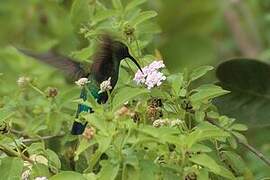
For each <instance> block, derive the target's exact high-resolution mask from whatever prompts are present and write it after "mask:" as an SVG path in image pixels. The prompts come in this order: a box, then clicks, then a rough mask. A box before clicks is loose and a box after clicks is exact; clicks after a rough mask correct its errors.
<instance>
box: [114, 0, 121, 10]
mask: <svg viewBox="0 0 270 180" xmlns="http://www.w3.org/2000/svg"><path fill="white" fill-rule="evenodd" d="M112 4H113V7H114V8H115V9H117V10H121V9H123V5H122V2H121V0H112Z"/></svg>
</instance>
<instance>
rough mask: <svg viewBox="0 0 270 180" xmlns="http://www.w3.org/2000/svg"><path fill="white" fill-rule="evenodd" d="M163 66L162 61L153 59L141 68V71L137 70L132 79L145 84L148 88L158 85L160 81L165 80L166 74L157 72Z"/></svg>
mask: <svg viewBox="0 0 270 180" xmlns="http://www.w3.org/2000/svg"><path fill="white" fill-rule="evenodd" d="M164 67H165V65H164V63H163V61H154V62H152V63H151V64H149V65H148V66H145V67H144V68H142V71H143V73H142V72H141V71H140V70H138V71H137V73H136V74H135V77H134V79H133V80H134V81H136V83H137V84H144V85H146V86H147V88H148V89H152V88H153V87H155V86H160V85H161V84H162V81H164V80H166V76H165V75H164V74H163V73H162V72H159V70H160V69H161V68H164Z"/></svg>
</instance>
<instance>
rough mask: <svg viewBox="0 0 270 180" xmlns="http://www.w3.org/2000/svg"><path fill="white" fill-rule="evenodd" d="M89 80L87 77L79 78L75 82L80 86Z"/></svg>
mask: <svg viewBox="0 0 270 180" xmlns="http://www.w3.org/2000/svg"><path fill="white" fill-rule="evenodd" d="M89 82H90V81H89V80H88V79H87V78H80V79H79V80H78V81H75V84H77V85H78V86H80V87H83V86H85V85H86V84H87V83H89Z"/></svg>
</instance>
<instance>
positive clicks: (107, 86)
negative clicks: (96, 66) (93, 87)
mask: <svg viewBox="0 0 270 180" xmlns="http://www.w3.org/2000/svg"><path fill="white" fill-rule="evenodd" d="M111 89H112V86H111V77H109V79H108V80H105V81H103V82H102V83H100V90H99V92H98V93H103V92H106V91H109V90H111Z"/></svg>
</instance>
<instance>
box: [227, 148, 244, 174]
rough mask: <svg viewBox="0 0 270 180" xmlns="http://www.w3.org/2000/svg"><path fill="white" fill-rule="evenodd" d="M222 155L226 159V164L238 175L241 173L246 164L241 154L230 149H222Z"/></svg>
mask: <svg viewBox="0 0 270 180" xmlns="http://www.w3.org/2000/svg"><path fill="white" fill-rule="evenodd" d="M222 155H223V156H224V158H225V159H226V164H229V165H230V167H231V168H232V169H234V171H235V172H237V173H238V175H243V173H244V172H245V170H246V169H247V166H246V164H245V162H244V160H243V159H242V158H241V156H239V155H238V154H236V153H235V152H232V151H222Z"/></svg>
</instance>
